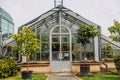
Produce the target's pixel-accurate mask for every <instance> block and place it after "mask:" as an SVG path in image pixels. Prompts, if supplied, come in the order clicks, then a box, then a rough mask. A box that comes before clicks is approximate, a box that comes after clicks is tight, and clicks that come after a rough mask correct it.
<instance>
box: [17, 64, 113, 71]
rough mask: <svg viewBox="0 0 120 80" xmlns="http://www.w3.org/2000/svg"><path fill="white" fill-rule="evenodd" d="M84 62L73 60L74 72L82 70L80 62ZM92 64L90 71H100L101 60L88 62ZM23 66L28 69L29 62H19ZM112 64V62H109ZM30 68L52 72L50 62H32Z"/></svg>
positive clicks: (23, 68) (22, 69)
mask: <svg viewBox="0 0 120 80" xmlns="http://www.w3.org/2000/svg"><path fill="white" fill-rule="evenodd" d="M82 63H83V62H72V72H73V73H77V72H80V64H82ZM87 64H90V72H100V64H101V62H87ZM19 65H20V66H21V67H22V68H21V71H24V70H26V69H27V68H26V67H27V64H26V63H24V64H22V63H21V64H19ZM109 65H111V64H109ZM29 70H32V71H33V72H34V73H49V72H50V63H49V62H47V63H46V62H43V63H31V64H30V68H29Z"/></svg>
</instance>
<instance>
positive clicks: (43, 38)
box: [41, 33, 49, 42]
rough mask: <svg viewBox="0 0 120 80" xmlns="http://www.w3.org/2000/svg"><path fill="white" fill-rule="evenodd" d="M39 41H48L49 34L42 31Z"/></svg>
mask: <svg viewBox="0 0 120 80" xmlns="http://www.w3.org/2000/svg"><path fill="white" fill-rule="evenodd" d="M41 42H49V34H46V33H42V34H41Z"/></svg>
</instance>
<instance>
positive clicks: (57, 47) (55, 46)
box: [52, 43, 60, 51]
mask: <svg viewBox="0 0 120 80" xmlns="http://www.w3.org/2000/svg"><path fill="white" fill-rule="evenodd" d="M52 51H60V43H52Z"/></svg>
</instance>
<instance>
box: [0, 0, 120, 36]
mask: <svg viewBox="0 0 120 80" xmlns="http://www.w3.org/2000/svg"><path fill="white" fill-rule="evenodd" d="M63 5H64V6H65V7H67V8H69V9H71V10H72V11H74V12H76V13H78V14H80V15H81V16H83V17H84V18H86V19H88V20H90V21H92V22H94V23H96V24H98V25H100V26H101V27H102V34H104V35H106V36H108V35H109V31H108V27H109V26H111V25H112V24H113V19H116V20H118V21H120V0H64V4H63ZM0 6H1V7H2V8H3V9H4V10H6V11H7V12H8V13H9V14H10V15H11V16H12V18H13V20H14V23H15V33H16V32H17V28H18V27H19V26H21V25H23V24H25V23H26V22H28V21H30V20H32V19H34V18H36V17H37V16H40V15H41V14H43V13H45V12H46V11H48V10H50V9H52V8H53V7H54V0H0Z"/></svg>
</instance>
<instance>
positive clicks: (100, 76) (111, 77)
mask: <svg viewBox="0 0 120 80" xmlns="http://www.w3.org/2000/svg"><path fill="white" fill-rule="evenodd" d="M80 78H81V79H82V80H120V75H117V71H116V70H110V71H109V72H105V73H95V74H94V75H93V76H80Z"/></svg>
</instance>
